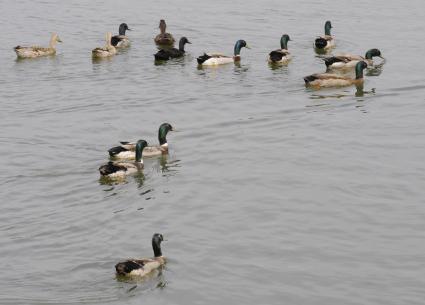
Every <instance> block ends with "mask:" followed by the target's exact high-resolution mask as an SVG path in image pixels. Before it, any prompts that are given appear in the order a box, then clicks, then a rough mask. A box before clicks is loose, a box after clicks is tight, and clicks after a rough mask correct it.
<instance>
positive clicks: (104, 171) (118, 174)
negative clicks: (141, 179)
mask: <svg viewBox="0 0 425 305" xmlns="http://www.w3.org/2000/svg"><path fill="white" fill-rule="evenodd" d="M146 146H148V143H147V142H146V141H145V140H139V141H137V144H136V148H135V150H136V152H135V158H136V161H135V162H112V161H109V162H108V163H106V164H104V165H102V166H101V167H99V172H100V175H101V176H102V177H108V178H112V179H114V178H123V177H125V176H127V175H131V174H135V173H137V172H138V171H140V170H141V169H143V149H144V148H145V147H146Z"/></svg>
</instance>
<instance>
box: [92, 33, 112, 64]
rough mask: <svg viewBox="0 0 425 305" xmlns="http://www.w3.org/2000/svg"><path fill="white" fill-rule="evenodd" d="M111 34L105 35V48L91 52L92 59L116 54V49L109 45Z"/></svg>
mask: <svg viewBox="0 0 425 305" xmlns="http://www.w3.org/2000/svg"><path fill="white" fill-rule="evenodd" d="M111 38H112V34H111V33H106V46H104V47H103V48H96V49H93V50H92V51H91V53H92V56H93V58H105V57H109V56H113V55H115V54H117V49H116V48H115V47H114V46H113V45H111Z"/></svg>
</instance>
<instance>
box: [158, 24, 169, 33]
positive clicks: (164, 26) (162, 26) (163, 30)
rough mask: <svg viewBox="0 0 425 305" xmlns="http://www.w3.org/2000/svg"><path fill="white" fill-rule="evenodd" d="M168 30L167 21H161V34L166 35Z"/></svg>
mask: <svg viewBox="0 0 425 305" xmlns="http://www.w3.org/2000/svg"><path fill="white" fill-rule="evenodd" d="M166 29H167V25H166V24H165V21H161V22H160V24H159V30H160V31H161V34H165V30H166Z"/></svg>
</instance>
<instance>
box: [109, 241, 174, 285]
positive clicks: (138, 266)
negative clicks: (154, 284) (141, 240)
mask: <svg viewBox="0 0 425 305" xmlns="http://www.w3.org/2000/svg"><path fill="white" fill-rule="evenodd" d="M163 241H164V237H163V235H162V234H159V233H155V234H154V235H153V236H152V248H153V253H154V257H153V258H142V259H128V260H126V261H124V262H120V263H118V264H116V265H115V271H116V274H117V276H128V277H143V276H145V275H147V274H149V273H151V272H152V271H154V270H157V269H158V268H160V267H161V266H163V265H164V264H165V263H166V259H165V257H164V256H163V255H162V250H161V242H163Z"/></svg>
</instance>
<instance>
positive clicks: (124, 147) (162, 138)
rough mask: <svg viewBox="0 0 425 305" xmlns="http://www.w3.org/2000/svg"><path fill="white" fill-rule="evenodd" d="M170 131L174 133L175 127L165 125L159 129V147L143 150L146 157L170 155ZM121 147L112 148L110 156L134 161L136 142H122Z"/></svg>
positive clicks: (148, 147) (149, 147)
mask: <svg viewBox="0 0 425 305" xmlns="http://www.w3.org/2000/svg"><path fill="white" fill-rule="evenodd" d="M169 131H174V129H173V126H171V125H170V124H168V123H163V124H161V126H159V129H158V141H159V145H157V146H147V147H145V149H144V150H143V156H144V157H154V156H160V155H162V154H166V153H168V142H167V134H168V132H169ZM120 143H121V145H120V146H116V147H112V148H111V149H109V150H108V152H109V156H110V157H113V158H117V159H129V160H131V159H134V158H135V153H134V151H135V148H136V143H134V142H120Z"/></svg>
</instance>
